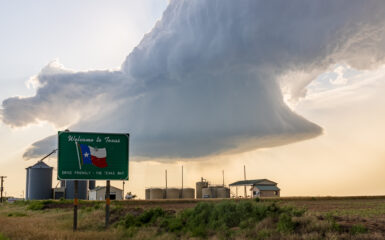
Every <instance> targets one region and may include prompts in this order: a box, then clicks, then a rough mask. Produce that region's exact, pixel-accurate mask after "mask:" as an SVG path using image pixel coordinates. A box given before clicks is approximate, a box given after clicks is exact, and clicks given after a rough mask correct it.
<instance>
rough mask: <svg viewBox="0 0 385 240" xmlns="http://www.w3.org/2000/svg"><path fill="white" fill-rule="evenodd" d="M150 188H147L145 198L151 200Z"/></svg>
mask: <svg viewBox="0 0 385 240" xmlns="http://www.w3.org/2000/svg"><path fill="white" fill-rule="evenodd" d="M150 190H151V189H150V188H146V190H145V199H146V200H150Z"/></svg>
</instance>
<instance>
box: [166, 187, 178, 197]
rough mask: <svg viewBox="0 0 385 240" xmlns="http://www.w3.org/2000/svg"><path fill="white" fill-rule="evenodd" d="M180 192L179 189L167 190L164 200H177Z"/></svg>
mask: <svg viewBox="0 0 385 240" xmlns="http://www.w3.org/2000/svg"><path fill="white" fill-rule="evenodd" d="M180 193H181V190H180V189H179V188H167V190H166V198H167V199H179V198H180Z"/></svg>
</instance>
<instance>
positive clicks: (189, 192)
mask: <svg viewBox="0 0 385 240" xmlns="http://www.w3.org/2000/svg"><path fill="white" fill-rule="evenodd" d="M194 197H195V189H194V188H183V192H182V198H192V199H193V198H194Z"/></svg>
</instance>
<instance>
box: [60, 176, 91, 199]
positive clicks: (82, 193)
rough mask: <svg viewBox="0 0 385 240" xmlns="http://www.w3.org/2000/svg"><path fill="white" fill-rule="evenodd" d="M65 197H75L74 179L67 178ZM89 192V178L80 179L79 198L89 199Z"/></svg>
mask: <svg viewBox="0 0 385 240" xmlns="http://www.w3.org/2000/svg"><path fill="white" fill-rule="evenodd" d="M65 186H66V190H65V198H66V199H74V190H75V181H74V180H66V181H65ZM87 193H88V181H87V180H78V199H85V200H87V199H88V198H87Z"/></svg>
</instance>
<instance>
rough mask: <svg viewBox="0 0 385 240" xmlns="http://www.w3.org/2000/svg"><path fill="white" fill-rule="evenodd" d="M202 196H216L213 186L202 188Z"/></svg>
mask: <svg viewBox="0 0 385 240" xmlns="http://www.w3.org/2000/svg"><path fill="white" fill-rule="evenodd" d="M202 197H203V198H216V190H215V187H207V188H202Z"/></svg>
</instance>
